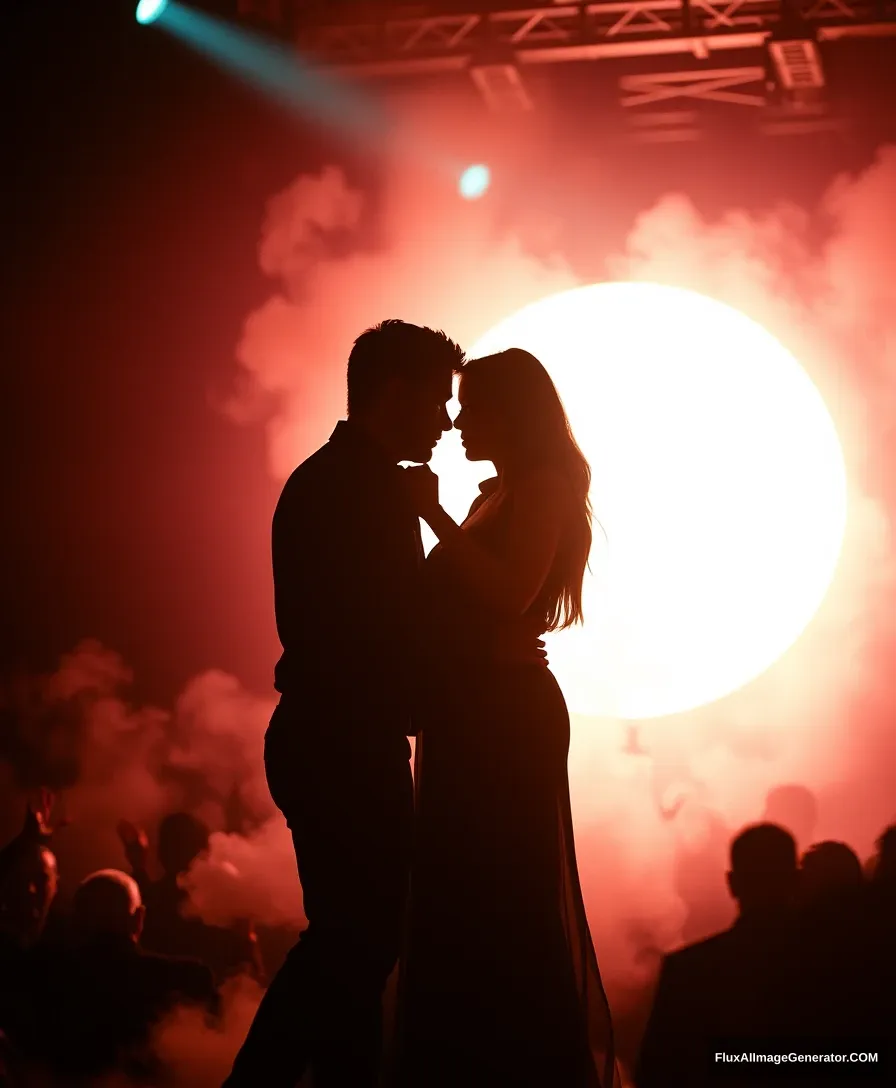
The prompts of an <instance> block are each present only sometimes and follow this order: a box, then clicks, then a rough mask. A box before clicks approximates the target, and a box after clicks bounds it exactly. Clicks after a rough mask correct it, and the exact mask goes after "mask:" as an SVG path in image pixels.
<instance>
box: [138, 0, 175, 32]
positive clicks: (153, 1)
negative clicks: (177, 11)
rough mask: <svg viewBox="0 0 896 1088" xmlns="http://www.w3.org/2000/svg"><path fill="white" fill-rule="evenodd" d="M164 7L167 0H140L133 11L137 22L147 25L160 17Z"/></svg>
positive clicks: (166, 4)
mask: <svg viewBox="0 0 896 1088" xmlns="http://www.w3.org/2000/svg"><path fill="white" fill-rule="evenodd" d="M166 7H168V0H140V3H139V4H138V5H137V11H136V13H135V15H136V19H137V22H138V23H140V24H142V25H143V26H149V24H150V23H154V22H155V21H156V19H158V18H160V17H161V15H162V13H163V12H164V10H165V8H166Z"/></svg>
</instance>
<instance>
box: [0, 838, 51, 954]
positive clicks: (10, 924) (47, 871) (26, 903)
mask: <svg viewBox="0 0 896 1088" xmlns="http://www.w3.org/2000/svg"><path fill="white" fill-rule="evenodd" d="M57 886H58V879H57V870H56V856H55V855H54V854H53V853H52V851H51V850H49V849H48V848H47V847H46V846H44V845H43V844H42V843H39V842H28V841H25V840H23V839H22V838H21V836H20V837H19V839H17V840H14V841H13V842H12V843H11V844H10V845H9V846H7V847H6V848H5V850H3V851H2V854H0V932H2V933H4V934H6V935H7V936H9V937H12V938H13V939H14V940H16V941H17V942H20V943H22V944H24V945H30V944H33V943H34V942H35V941H36V940H37V939H38V938H39V937H40V935H41V932H42V931H43V928H44V924H45V922H46V920H47V915H48V914H49V912H50V907H51V906H52V904H53V900H54V899H55V898H56V890H57Z"/></svg>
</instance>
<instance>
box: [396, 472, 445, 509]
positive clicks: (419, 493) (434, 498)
mask: <svg viewBox="0 0 896 1088" xmlns="http://www.w3.org/2000/svg"><path fill="white" fill-rule="evenodd" d="M404 479H405V487H406V489H407V493H408V497H409V498H410V500H411V506H412V507H413V510H414V513H415V514H416V515H417V517H419V518H423V520H424V521H429V520H430V519H431V518H432V517H433V515H434V514H436V513H437V512H438V511H439V509H440V507H439V478H438V476H436V474H435V473H434V472H433V471H432V469H431V468H430V467H429V465H415V466H414V468H406V469H405V470H404Z"/></svg>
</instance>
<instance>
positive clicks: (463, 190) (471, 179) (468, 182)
mask: <svg viewBox="0 0 896 1088" xmlns="http://www.w3.org/2000/svg"><path fill="white" fill-rule="evenodd" d="M491 180H492V174H491V171H490V170H489V168H488V167H487V166H485V165H484V164H483V163H474V164H473V165H472V166H468V167H467V168H466V170H464V172H463V173H462V174H461V176H460V180H459V181H458V183H457V188H458V192H459V193H460V195H461V196H462V197H463V198H464V200H478V199H479V198H480V197H481V196H484V195H485V194H486V192H487V191H488V187H489V185H490V184H491Z"/></svg>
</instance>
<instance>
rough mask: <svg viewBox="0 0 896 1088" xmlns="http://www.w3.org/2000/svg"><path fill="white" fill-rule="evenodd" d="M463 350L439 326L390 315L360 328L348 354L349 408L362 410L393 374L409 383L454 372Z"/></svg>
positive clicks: (460, 363) (351, 410) (459, 366)
mask: <svg viewBox="0 0 896 1088" xmlns="http://www.w3.org/2000/svg"><path fill="white" fill-rule="evenodd" d="M463 365H464V353H463V350H462V349H461V348H460V347H459V346H458V345H457V344H455V342H454V341H453V340H449V339H448V337H447V336H446V335H445V333H443V332H442V331H441V330H437V329H430V328H427V327H425V326H424V327H421V326H420V325H410V324H408V322H407V321H399V320H397V319H396V318H391V319H390V320H388V321H381V322H380V323H379V324H378V325H374V326H373V328H371V329H367V330H366V331H365V332H362V333H361V335H360V336H359V337H358V339H357V340H356V341H355V344H354V347H353V348H352V350H351V354H350V355H349V357H348V411H349V415H351V413H352V412H357V411H363V410H364V409H365V408H367V407H368V406H369V405H370V404H371V403H372V402H373V400H374V399H375V398H376V396H377V394H378V393H379V392H380V391H381V390H382V389H383V388H384V387H385V386H386V385H387V383H388V382H389V381H390V380H392V379H393V378H401V379H403V380H405V381H407V382H409V383H412V382H415V381H420V380H421V379H422V380H427V379H428V378H430V377H432V376H433V375H434V374H438V373H445V372H446V371H447V372H449V373H451V374H454V373H456V372H458V371H460V370H461V369H462V367H463Z"/></svg>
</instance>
